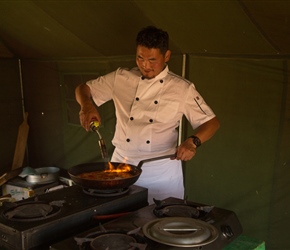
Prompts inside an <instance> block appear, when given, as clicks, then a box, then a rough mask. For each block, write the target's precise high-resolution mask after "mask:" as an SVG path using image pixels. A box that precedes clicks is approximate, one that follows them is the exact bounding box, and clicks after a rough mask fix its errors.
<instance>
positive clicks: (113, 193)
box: [83, 188, 129, 197]
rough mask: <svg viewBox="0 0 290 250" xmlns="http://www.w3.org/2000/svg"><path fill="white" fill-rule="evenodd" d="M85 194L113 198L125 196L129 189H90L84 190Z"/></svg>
mask: <svg viewBox="0 0 290 250" xmlns="http://www.w3.org/2000/svg"><path fill="white" fill-rule="evenodd" d="M83 191H84V193H85V194H88V195H91V196H97V197H114V196H119V195H123V194H126V193H127V192H128V191H129V188H120V189H111V190H107V189H104V190H103V189H92V188H84V189H83Z"/></svg>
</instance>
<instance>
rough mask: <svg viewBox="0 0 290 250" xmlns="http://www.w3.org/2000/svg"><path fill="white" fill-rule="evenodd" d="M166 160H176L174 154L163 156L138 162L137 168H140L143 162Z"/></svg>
mask: <svg viewBox="0 0 290 250" xmlns="http://www.w3.org/2000/svg"><path fill="white" fill-rule="evenodd" d="M166 158H176V153H174V154H171V155H163V156H158V157H154V158H150V159H145V160H142V161H140V162H139V164H138V166H137V168H141V167H142V165H143V164H144V163H145V162H150V161H157V160H162V159H166Z"/></svg>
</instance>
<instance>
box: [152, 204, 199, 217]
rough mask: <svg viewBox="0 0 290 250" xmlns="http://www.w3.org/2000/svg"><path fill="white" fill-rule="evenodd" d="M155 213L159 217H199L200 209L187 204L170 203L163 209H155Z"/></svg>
mask: <svg viewBox="0 0 290 250" xmlns="http://www.w3.org/2000/svg"><path fill="white" fill-rule="evenodd" d="M154 214H155V215H156V216H157V217H188V218H198V217H199V211H198V209H196V208H195V207H191V206H186V205H171V206H170V205H169V206H166V207H164V208H161V209H154Z"/></svg>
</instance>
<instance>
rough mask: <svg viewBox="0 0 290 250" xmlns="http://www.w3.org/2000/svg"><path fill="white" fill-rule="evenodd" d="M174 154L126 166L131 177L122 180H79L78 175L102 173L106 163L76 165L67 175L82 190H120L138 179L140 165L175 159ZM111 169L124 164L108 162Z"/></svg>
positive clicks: (140, 171)
mask: <svg viewBox="0 0 290 250" xmlns="http://www.w3.org/2000/svg"><path fill="white" fill-rule="evenodd" d="M175 157H176V155H175V154H171V155H164V156H159V157H155V158H150V159H145V160H142V161H140V162H139V164H138V165H137V166H134V165H131V164H126V165H127V166H130V168H131V170H130V171H129V173H130V174H131V175H132V177H129V178H122V179H112V180H108V179H106V180H91V179H85V178H81V177H79V176H78V175H79V174H82V173H87V172H94V171H104V170H106V169H107V168H108V163H107V162H93V163H83V164H79V165H76V166H74V167H71V168H70V169H69V170H68V174H69V176H70V178H71V179H72V180H73V181H74V182H75V183H76V184H77V185H79V186H82V187H83V188H92V189H99V190H105V189H106V190H114V189H122V188H127V187H129V186H131V185H133V184H134V183H135V182H136V181H137V180H138V178H139V176H140V175H141V173H142V169H141V167H142V165H143V163H145V162H150V161H157V160H161V159H166V158H175ZM110 164H111V165H112V168H113V169H117V168H118V167H120V166H122V165H124V164H125V163H120V162H110Z"/></svg>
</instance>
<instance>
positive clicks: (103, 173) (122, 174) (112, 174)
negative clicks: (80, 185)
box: [77, 171, 133, 181]
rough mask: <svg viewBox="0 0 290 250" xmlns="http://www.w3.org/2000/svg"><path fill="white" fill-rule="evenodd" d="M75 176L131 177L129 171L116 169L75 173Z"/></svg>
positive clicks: (91, 177) (108, 178) (96, 178)
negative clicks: (117, 170)
mask: <svg viewBox="0 0 290 250" xmlns="http://www.w3.org/2000/svg"><path fill="white" fill-rule="evenodd" d="M77 177H79V178H82V179H87V180H99V181H102V180H118V179H125V178H131V177H133V175H132V173H130V172H116V171H93V172H86V173H81V174H79V175H77Z"/></svg>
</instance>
